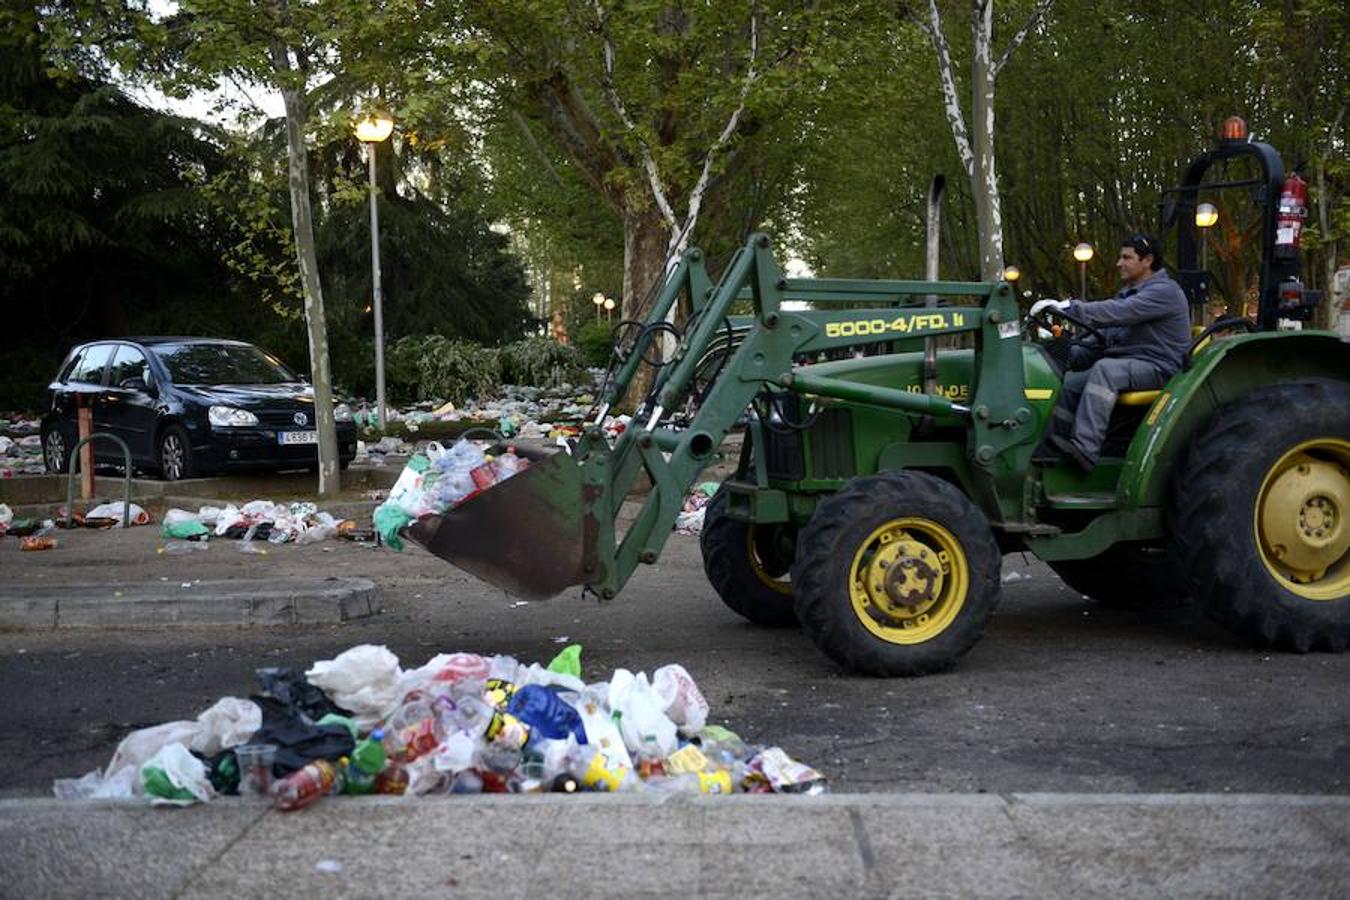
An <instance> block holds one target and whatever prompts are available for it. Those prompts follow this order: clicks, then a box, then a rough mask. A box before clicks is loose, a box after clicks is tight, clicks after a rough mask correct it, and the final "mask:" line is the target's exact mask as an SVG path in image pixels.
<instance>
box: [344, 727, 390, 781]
mask: <svg viewBox="0 0 1350 900" xmlns="http://www.w3.org/2000/svg"><path fill="white" fill-rule="evenodd" d="M384 765H385V755H384V730H383V729H381V728H376V729H375V730H374V731H372V732H371V733H370V736H369V737H367V738H366V739H365V740H363V741H361V742H360V743H359V744H357V745H356V749H355V750H353V751H352V756H351V763H350V764H349V765H348V766H347V784H346V787H345V788H344V791H345V793H348V794H369V793H371V792H373V791H374V790H375V776H377V775H379V774H380V773H381V772H383V771H384Z"/></svg>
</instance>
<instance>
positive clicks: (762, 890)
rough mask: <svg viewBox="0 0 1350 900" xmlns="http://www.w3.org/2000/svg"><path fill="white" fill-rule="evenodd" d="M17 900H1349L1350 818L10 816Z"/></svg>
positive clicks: (944, 804) (348, 804)
mask: <svg viewBox="0 0 1350 900" xmlns="http://www.w3.org/2000/svg"><path fill="white" fill-rule="evenodd" d="M0 871H3V872H4V873H5V881H4V887H3V889H0V894H4V895H5V896H15V897H87V896H95V895H97V896H116V897H146V898H150V897H228V898H232V900H236V898H241V897H276V896H285V897H322V898H325V900H331V898H336V897H374V896H385V897H395V896H397V897H415V898H425V897H492V898H496V900H505V898H512V897H549V898H558V897H625V898H630V897H647V896H650V897H656V896H664V897H680V898H688V897H728V898H730V897H737V898H743V897H803V896H828V897H832V898H845V897H933V896H961V897H1008V896H1034V897H1046V898H1048V897H1084V896H1109V897H1112V898H1120V897H1149V898H1152V897H1158V896H1170V897H1185V896H1233V897H1244V898H1256V897H1277V896H1285V897H1300V898H1317V897H1344V896H1347V894H1350V797H1325V796H1278V795H1213V794H1189V795H1187V794H1182V795H1176V794H1171V795H1156V794H1155V795H1148V794H1140V795H1123V794H1009V795H1002V796H1000V795H992V794H895V795H824V796H820V797H770V796H745V795H740V796H733V797H721V798H668V799H666V800H665V801H664V802H662V801H661V800H660V799H653V798H649V797H646V796H640V795H618V796H606V795H579V796H572V797H566V798H564V797H558V796H555V795H526V796H496V797H493V796H472V797H445V798H431V799H423V800H404V799H402V798H383V797H381V798H361V799H355V798H343V799H340V800H339V799H333V800H328V801H326V802H321V803H320V804H319V805H317V806H315V807H313V808H311V809H309V810H305V811H303V812H299V813H275V812H272V811H271V810H270V809H269V808H268V807H266V806H260V805H256V804H247V803H244V802H242V801H238V800H222V801H217V802H216V803H214V804H211V805H209V806H199V807H192V808H188V809H161V808H149V807H145V806H141V805H126V804H109V803H104V804H83V803H60V802H58V801H55V800H11V801H0Z"/></svg>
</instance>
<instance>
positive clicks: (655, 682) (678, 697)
mask: <svg viewBox="0 0 1350 900" xmlns="http://www.w3.org/2000/svg"><path fill="white" fill-rule="evenodd" d="M652 689H653V690H655V691H656V693H657V695H658V696H660V697H661V700H662V702H663V703H664V704H665V707H664V709H665V713H666V715H667V716H669V717H670V720H671V721H672V722H674V723H675V724H676V725H679V726H680V727H681V728H682V729H684V732H685V733H686V734H697V733H698V732H700V731H702V730H703V726H704V725H706V724H708V700H707V698H706V697H704V696H703V692H702V691H700V690H699V689H698V685H697V684H695V683H694V679H693V676H691V675H690V674H689V673H688V672H687V671H686V670H685V668H684V666H682V665H680V664H679V663H671V664H670V665H668V666H662V667H661V668H659V669H657V670H656V671H655V672H654V673H653V674H652Z"/></svg>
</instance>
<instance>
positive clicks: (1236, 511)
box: [1171, 379, 1350, 653]
mask: <svg viewBox="0 0 1350 900" xmlns="http://www.w3.org/2000/svg"><path fill="white" fill-rule="evenodd" d="M1347 519H1350V385H1346V384H1345V383H1342V382H1337V381H1332V380H1329V379H1307V380H1302V381H1296V382H1287V383H1283V384H1275V385H1270V386H1268V387H1263V388H1259V389H1257V390H1254V391H1252V392H1251V393H1249V394H1247V395H1246V396H1244V397H1242V398H1241V399H1239V400H1237V401H1236V402H1234V403H1231V404H1229V405H1227V406H1225V407H1223V408H1222V409H1220V410H1219V411H1218V412H1217V413H1216V414H1215V416H1214V419H1213V421H1211V422H1210V423H1209V425H1207V426H1206V427H1205V428H1204V429H1203V430H1202V431H1201V433H1200V434H1199V435H1198V436H1197V437H1196V438H1195V440H1194V442H1193V443H1192V444H1191V447H1190V450H1189V453H1188V454H1187V460H1186V464H1185V467H1184V469H1183V471H1182V473H1181V477H1180V478H1179V479H1178V480H1177V482H1176V488H1175V492H1174V498H1173V507H1172V519H1171V522H1172V529H1173V532H1174V534H1175V536H1176V543H1177V548H1178V551H1179V553H1178V557H1179V558H1180V559H1181V560H1182V564H1183V565H1184V566H1185V569H1186V573H1187V577H1188V580H1189V586H1190V589H1191V593H1192V595H1193V596H1194V597H1195V601H1196V603H1197V605H1199V607H1200V608H1201V609H1202V610H1203V611H1204V612H1205V613H1206V614H1207V615H1209V616H1210V617H1211V618H1213V619H1215V620H1216V621H1218V622H1219V623H1220V624H1221V625H1224V626H1225V627H1227V628H1229V629H1231V630H1232V631H1234V632H1236V633H1237V634H1239V635H1242V636H1243V637H1245V638H1247V639H1248V640H1249V641H1251V642H1252V643H1253V644H1255V645H1257V646H1259V647H1275V648H1278V649H1281V650H1290V651H1294V652H1296V653H1306V652H1307V651H1309V650H1330V651H1333V652H1341V651H1344V650H1345V649H1346V647H1347V646H1350V521H1347Z"/></svg>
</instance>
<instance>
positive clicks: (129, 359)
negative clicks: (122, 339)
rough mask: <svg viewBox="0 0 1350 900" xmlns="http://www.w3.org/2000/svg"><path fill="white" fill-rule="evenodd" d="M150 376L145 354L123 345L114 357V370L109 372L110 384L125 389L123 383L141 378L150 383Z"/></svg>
mask: <svg viewBox="0 0 1350 900" xmlns="http://www.w3.org/2000/svg"><path fill="white" fill-rule="evenodd" d="M149 374H150V373H149V372H147V371H146V362H145V354H143V353H141V351H139V350H137V349H136V348H135V347H128V346H127V345H126V344H122V345H120V346H119V347H118V348H117V353H116V355H114V356H113V361H112V368H111V369H109V370H108V384H110V385H111V386H113V387H123V382H125V381H126V380H127V379H129V378H140V379H142V380H144V381H146V382H147V383H148V382H149V381H150V379H149V377H148V376H149Z"/></svg>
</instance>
